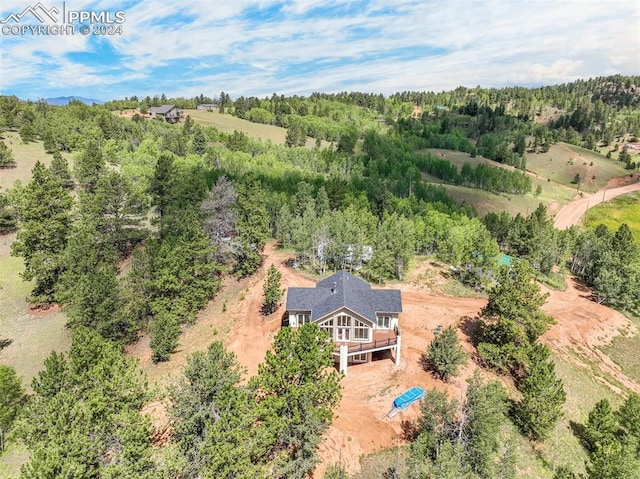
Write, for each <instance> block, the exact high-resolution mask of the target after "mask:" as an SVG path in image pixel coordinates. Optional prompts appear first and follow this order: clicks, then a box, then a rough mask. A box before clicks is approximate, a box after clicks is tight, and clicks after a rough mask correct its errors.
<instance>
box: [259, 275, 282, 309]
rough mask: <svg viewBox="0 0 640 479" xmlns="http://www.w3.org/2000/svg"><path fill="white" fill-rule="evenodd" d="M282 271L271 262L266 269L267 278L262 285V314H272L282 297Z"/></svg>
mask: <svg viewBox="0 0 640 479" xmlns="http://www.w3.org/2000/svg"><path fill="white" fill-rule="evenodd" d="M281 281H282V273H281V272H280V271H278V268H276V267H275V266H274V265H273V264H272V265H271V266H269V269H268V270H267V279H265V281H264V284H263V285H262V292H263V298H264V299H263V300H262V314H264V315H269V314H272V313H273V312H274V311H275V310H276V309H278V305H279V304H280V300H281V299H282V295H283V294H284V289H282V288H281Z"/></svg>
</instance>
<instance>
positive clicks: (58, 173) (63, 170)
mask: <svg viewBox="0 0 640 479" xmlns="http://www.w3.org/2000/svg"><path fill="white" fill-rule="evenodd" d="M49 170H50V171H51V174H52V175H53V176H55V177H56V178H57V179H58V180H59V181H60V182H61V183H62V185H63V186H64V187H65V188H68V189H71V188H73V178H72V177H71V171H70V170H69V163H68V162H67V159H66V158H65V157H64V156H62V154H61V153H60V152H59V151H58V150H56V151H55V152H54V153H53V158H52V159H51V165H50V166H49Z"/></svg>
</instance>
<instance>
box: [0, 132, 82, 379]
mask: <svg viewBox="0 0 640 479" xmlns="http://www.w3.org/2000/svg"><path fill="white" fill-rule="evenodd" d="M3 136H4V140H3V141H4V142H5V143H6V145H7V146H8V147H9V148H10V149H11V150H12V151H13V156H14V158H15V160H16V163H17V166H16V167H15V168H7V169H1V170H0V186H1V187H2V190H1V191H6V189H7V188H9V187H11V186H12V185H13V184H14V182H15V181H16V180H20V181H21V182H22V183H23V184H25V183H28V182H29V180H30V178H31V170H32V169H33V166H34V165H35V164H36V162H37V161H38V160H39V161H41V162H42V163H44V164H45V165H49V164H50V163H51V155H48V154H46V153H45V152H44V147H43V145H42V142H39V141H38V142H32V143H28V144H24V143H22V142H21V140H20V136H19V135H18V133H16V132H5V133H4V135H3ZM14 239H15V234H10V235H2V236H0V271H1V272H2V274H0V337H2V338H8V339H12V340H13V343H12V344H11V345H9V346H8V347H7V348H5V349H3V350H2V351H0V363H2V364H7V365H9V366H12V367H14V368H15V369H16V372H17V373H18V375H20V377H21V378H22V380H23V382H24V384H25V386H28V385H29V383H30V382H31V379H32V378H33V376H35V375H36V374H37V373H38V371H39V370H40V369H41V368H42V364H43V361H44V360H45V358H46V357H47V356H49V354H50V353H51V351H52V350H57V351H60V350H65V349H67V348H68V347H69V344H70V338H69V331H68V330H67V328H66V327H65V324H66V321H67V320H66V317H65V315H64V314H63V313H61V312H59V311H57V310H56V311H53V310H52V311H48V312H44V311H30V310H29V304H28V303H27V296H29V294H30V292H31V288H32V287H33V284H32V283H31V282H27V281H24V280H23V279H22V277H21V276H20V273H21V272H22V271H23V269H24V266H23V263H22V258H17V257H14V256H11V243H12V242H13V240H14Z"/></svg>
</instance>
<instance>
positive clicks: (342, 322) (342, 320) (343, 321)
mask: <svg viewBox="0 0 640 479" xmlns="http://www.w3.org/2000/svg"><path fill="white" fill-rule="evenodd" d="M337 320H338V327H342V328H350V327H351V316H347V315H346V314H340V315H338V317H337Z"/></svg>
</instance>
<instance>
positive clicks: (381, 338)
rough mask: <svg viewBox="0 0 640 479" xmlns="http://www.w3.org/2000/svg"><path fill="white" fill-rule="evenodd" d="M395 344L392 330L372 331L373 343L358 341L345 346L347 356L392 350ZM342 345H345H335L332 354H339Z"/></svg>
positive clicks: (394, 335) (395, 338) (395, 340)
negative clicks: (347, 347) (347, 348)
mask: <svg viewBox="0 0 640 479" xmlns="http://www.w3.org/2000/svg"><path fill="white" fill-rule="evenodd" d="M397 342H398V340H397V337H396V333H395V331H394V330H392V329H388V330H387V329H383V330H374V331H373V341H369V342H366V343H365V342H360V341H351V342H349V343H347V344H348V345H349V354H356V353H365V352H368V351H376V350H382V349H387V348H392V347H393V346H395V345H396V344H397ZM342 344H345V343H336V348H335V350H334V354H340V345H342Z"/></svg>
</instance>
